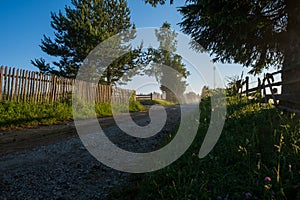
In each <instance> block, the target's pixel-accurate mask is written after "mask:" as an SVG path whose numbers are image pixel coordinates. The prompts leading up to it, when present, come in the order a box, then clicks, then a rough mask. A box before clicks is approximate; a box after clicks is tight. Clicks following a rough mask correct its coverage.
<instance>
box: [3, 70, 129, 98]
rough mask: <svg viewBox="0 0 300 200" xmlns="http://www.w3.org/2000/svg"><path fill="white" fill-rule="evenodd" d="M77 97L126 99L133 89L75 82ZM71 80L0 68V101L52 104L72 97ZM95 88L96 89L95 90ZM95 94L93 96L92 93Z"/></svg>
mask: <svg viewBox="0 0 300 200" xmlns="http://www.w3.org/2000/svg"><path fill="white" fill-rule="evenodd" d="M76 85H77V86H78V88H77V89H78V90H77V91H79V93H80V94H79V95H78V94H77V96H78V97H79V98H82V99H86V100H88V101H91V100H92V101H95V102H96V103H103V102H110V101H111V97H112V95H117V96H118V98H115V99H119V101H120V102H121V101H122V98H123V99H124V98H128V96H130V95H132V93H133V92H134V91H133V90H124V89H117V88H113V87H112V86H108V85H100V84H93V85H91V83H88V82H84V81H78V82H77V84H76ZM74 86H75V80H74V79H68V78H63V77H58V76H50V75H45V74H42V73H39V72H32V71H28V70H22V69H16V68H9V67H4V66H1V67H0V102H1V101H14V102H34V103H46V102H47V103H54V102H56V101H60V100H64V99H71V97H72V92H73V87H74ZM94 91H96V92H94ZM93 94H95V95H96V96H95V95H93Z"/></svg>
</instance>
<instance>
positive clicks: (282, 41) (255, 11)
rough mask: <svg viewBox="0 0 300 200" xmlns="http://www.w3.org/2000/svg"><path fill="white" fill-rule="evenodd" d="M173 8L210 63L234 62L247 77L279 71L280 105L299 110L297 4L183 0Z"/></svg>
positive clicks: (290, 1) (267, 0) (299, 5)
mask: <svg viewBox="0 0 300 200" xmlns="http://www.w3.org/2000/svg"><path fill="white" fill-rule="evenodd" d="M165 2H167V0H164V1H163V0H162V1H155V0H153V1H151V3H152V5H157V4H163V3H165ZM178 10H179V12H180V13H181V14H182V16H183V19H182V21H181V22H180V23H179V24H180V26H181V28H182V31H183V32H184V33H186V34H188V35H190V36H191V37H192V38H193V39H194V40H195V41H196V42H198V43H199V44H200V45H202V47H204V49H206V50H207V51H208V52H210V53H211V55H213V56H214V61H221V62H227V63H239V64H242V65H244V66H248V67H251V70H250V73H253V74H258V73H260V72H262V69H264V68H266V69H268V68H269V67H270V66H275V67H277V68H280V69H281V70H282V71H281V79H282V92H281V96H280V100H281V103H280V104H281V106H282V107H285V108H287V107H288V108H292V109H293V108H296V109H298V110H300V95H299V94H300V87H299V76H300V28H299V24H300V15H299V13H300V1H299V0H264V1H259V0H186V3H185V5H183V6H181V7H179V9H178ZM201 50H202V49H201Z"/></svg>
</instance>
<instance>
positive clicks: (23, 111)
mask: <svg viewBox="0 0 300 200" xmlns="http://www.w3.org/2000/svg"><path fill="white" fill-rule="evenodd" d="M78 106H79V107H80V108H81V111H82V113H80V116H81V117H82V118H85V117H89V116H93V115H92V114H93V113H95V112H96V115H97V117H105V116H112V111H111V105H110V104H109V103H99V104H96V105H95V107H89V106H87V105H84V104H81V105H78ZM127 106H128V105H117V106H116V107H117V112H124V111H126V109H127ZM87 108H88V109H87ZM143 109H144V108H143V106H142V105H141V104H140V103H139V102H135V101H130V104H129V111H130V112H137V111H140V110H143ZM72 120H73V112H72V103H71V101H62V102H56V103H54V104H50V103H48V104H36V103H14V102H9V101H5V102H1V103H0V130H9V129H20V128H30V127H36V126H40V125H52V124H59V123H63V122H66V121H72Z"/></svg>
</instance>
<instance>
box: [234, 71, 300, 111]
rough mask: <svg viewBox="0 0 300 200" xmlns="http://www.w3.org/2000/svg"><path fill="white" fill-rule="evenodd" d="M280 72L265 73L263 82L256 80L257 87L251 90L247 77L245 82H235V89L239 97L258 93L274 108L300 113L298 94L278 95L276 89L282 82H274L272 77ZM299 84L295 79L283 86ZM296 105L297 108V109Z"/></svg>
mask: <svg viewBox="0 0 300 200" xmlns="http://www.w3.org/2000/svg"><path fill="white" fill-rule="evenodd" d="M281 72H282V71H281V70H280V71H277V72H274V73H266V74H265V75H264V78H263V80H261V79H260V78H258V80H257V86H256V87H253V88H249V77H246V78H245V80H239V81H237V89H238V92H239V94H240V95H246V96H251V95H253V94H254V93H257V92H260V93H261V95H262V97H264V99H265V101H266V102H267V101H269V99H272V100H273V102H274V105H275V106H278V107H279V108H281V109H284V110H288V111H291V112H295V113H300V109H297V108H300V107H299V105H300V98H299V96H300V95H299V94H289V95H288V96H287V95H282V94H279V92H278V89H277V88H276V87H278V86H282V85H283V83H282V81H281V80H280V81H278V80H277V81H276V80H275V78H274V76H275V75H280V74H281ZM296 82H297V83H298V84H300V80H299V79H297V80H295V81H293V82H291V83H289V82H288V83H285V84H295V83H296ZM267 89H268V90H269V93H268V94H267ZM282 102H284V103H285V106H283V105H282ZM286 102H288V103H289V106H286V104H287V103H286ZM297 105H298V107H297Z"/></svg>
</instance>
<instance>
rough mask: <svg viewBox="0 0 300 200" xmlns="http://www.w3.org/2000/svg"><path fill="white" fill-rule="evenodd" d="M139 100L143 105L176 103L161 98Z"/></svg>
mask: <svg viewBox="0 0 300 200" xmlns="http://www.w3.org/2000/svg"><path fill="white" fill-rule="evenodd" d="M140 102H141V104H143V105H156V104H158V105H161V106H174V105H178V103H173V102H170V101H166V100H163V99H153V100H141V101H140Z"/></svg>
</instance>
